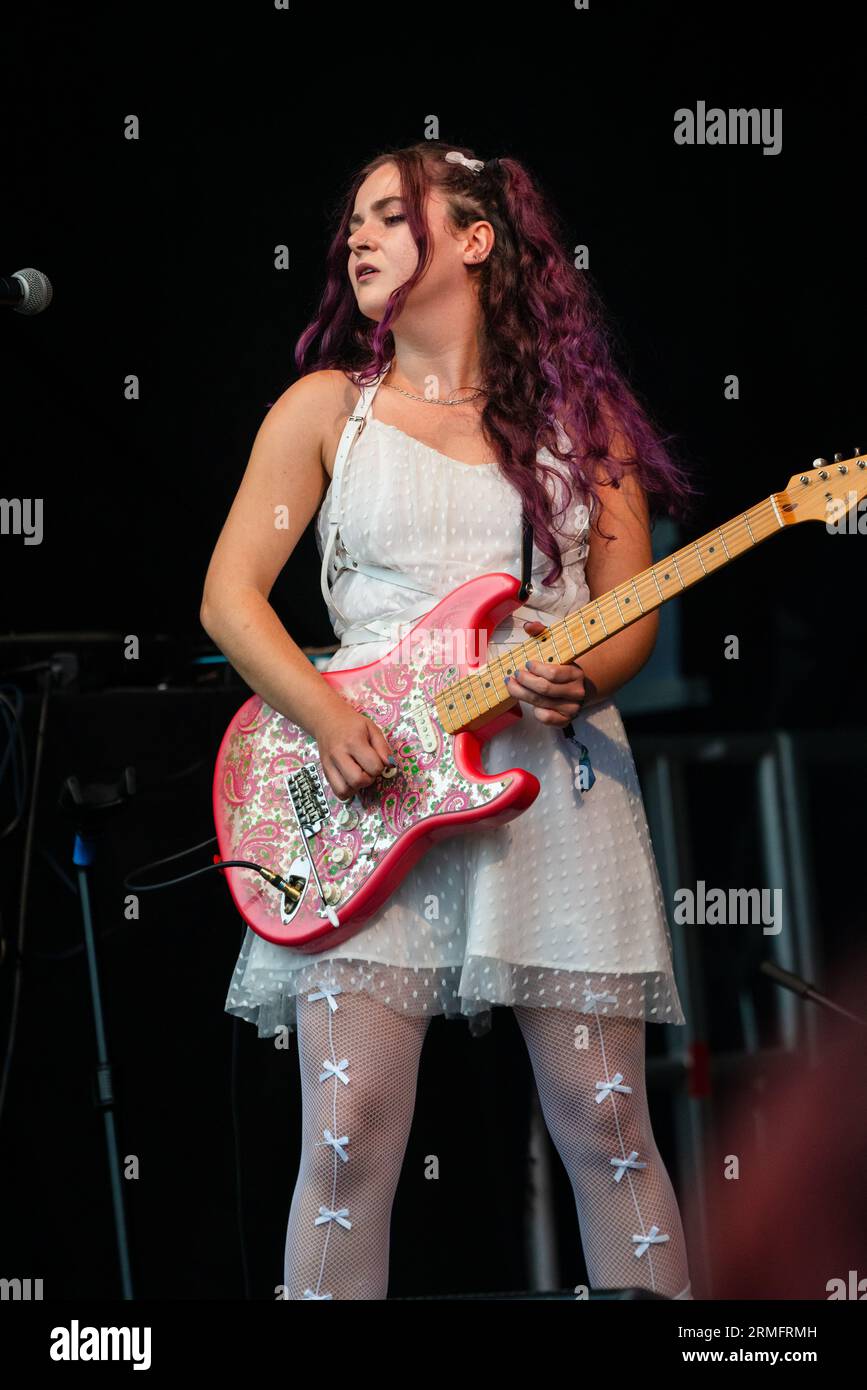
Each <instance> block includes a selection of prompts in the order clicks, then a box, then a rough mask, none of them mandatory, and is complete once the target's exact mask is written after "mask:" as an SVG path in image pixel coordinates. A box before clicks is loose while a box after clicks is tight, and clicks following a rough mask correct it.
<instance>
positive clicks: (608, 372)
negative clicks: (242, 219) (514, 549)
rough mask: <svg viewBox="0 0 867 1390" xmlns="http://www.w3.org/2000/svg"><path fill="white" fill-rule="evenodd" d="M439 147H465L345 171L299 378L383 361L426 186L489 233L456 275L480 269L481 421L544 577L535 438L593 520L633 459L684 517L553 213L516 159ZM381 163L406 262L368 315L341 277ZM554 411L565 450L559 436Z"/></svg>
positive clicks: (418, 240)
mask: <svg viewBox="0 0 867 1390" xmlns="http://www.w3.org/2000/svg"><path fill="white" fill-rule="evenodd" d="M450 149H457V150H460V151H461V153H463V154H465V155H466V156H467V157H468V158H475V155H474V154H473V151H472V150H469V149H467V148H466V147H465V146H460V145H453V144H447V143H446V142H444V141H442V140H430V141H427V140H426V141H422V142H420V143H419V144H416V145H410V146H408V147H405V148H402V149H397V150H391V151H389V152H386V153H384V154H380V155H378V156H377V157H376V158H375V159H373V160H371V161H370V162H369V163H368V164H366V165H365V166H364V168H362V169H361V170H360V171H359V172H358V174H357V175H356V176H355V178H354V180H353V182H352V186H351V187H350V189H349V192H348V194H347V198H346V202H345V206H344V208H343V212H342V214H341V215H340V225H339V226H338V228H337V231H336V233H335V235H334V237H333V239H332V242H331V245H330V247H329V249H328V254H327V280H326V285H325V291H324V293H323V295H322V299H321V301H320V304H319V311H318V313H317V315H316V317H315V318H314V319H313V321H312V322H311V323H310V324H309V325H308V327H307V328H306V329H305V330H304V332H303V333H302V334H301V336H300V338H299V339H298V342H297V344H296V346H295V363H296V366H297V368H298V371H299V373H300V375H301V376H306V375H307V374H308V373H309V372H313V371H320V370H326V369H332V370H333V369H338V370H342V371H343V372H344V373H345V374H346V375H347V376H348V377H349V378H350V379H351V380H352V381H353V382H354V383H355V384H356V385H358V386H362V385H366V384H369V383H370V382H371V381H372V380H373V379H374V378H375V377H377V376H378V375H379V374H380V373H381V372H382V371H383V369H384V368H385V367H386V366H387V365H388V363H389V362H390V361H391V359H392V357H393V356H394V338H393V335H392V333H391V331H390V328H389V325H390V324H391V323H392V322H393V320H394V319H395V318H396V317H397V316H398V315H399V314H400V312H401V310H402V308H403V305H404V302H405V300H406V298H407V296H408V295H409V293H410V292H411V290H412V288H413V286H414V285H416V284H417V283H418V281H419V280H420V279H421V278H422V276H423V275H424V272H425V270H426V268H427V265H428V264H429V262H430V258H431V254H432V242H431V238H430V236H429V234H428V229H427V226H426V223H425V217H424V208H425V204H426V197H427V192H428V189H429V188H430V187H431V186H435V187H436V188H437V189H438V190H439V192H440V194H441V196H443V197H444V198H445V199H446V201H447V206H448V208H449V214H450V218H451V221H452V223H453V225H454V226H455V228H457V229H463V228H465V227H468V226H470V225H471V224H472V223H473V222H475V221H478V220H480V219H484V220H485V221H488V222H490V223H491V225H492V227H493V228H494V232H495V236H496V240H495V244H494V247H493V249H492V251H491V254H490V255H489V256H488V257H487V258H486V259H485V260H484V261H482V262H481V264H479V265H478V266H472V265H471V266H468V273H469V274H471V275H477V276H478V277H479V304H480V308H481V311H482V319H483V331H482V333H481V334H480V353H481V378H482V381H483V382H484V384H485V385H486V386H487V387H488V388H489V394H488V396H487V400H486V403H485V407H484V410H483V412H482V414H481V423H482V430H483V433H484V436H485V438H486V440H487V442H488V444H489V445H490V446H491V449H492V451H493V452H494V454H495V455H496V457H497V458H498V459H499V460H500V466H501V471H502V473H503V475H504V476H505V477H506V478H507V479H508V480H509V482H510V483H512V484H513V486H514V487H515V488H516V489H517V491H518V492H519V493H520V495H521V498H522V500H523V503H524V507H525V510H526V514H527V516H528V517H529V518H530V520H531V521H532V524H533V534H534V538H535V540H536V543H537V544H538V546H539V548H540V549H541V550H542V551H543V553H544V554H545V555H547V556H548V558H549V559H550V560H551V561H552V562H553V568H552V569H550V570H549V571H548V573H547V574H546V575H545V578H544V580H543V582H544V583H545V584H555V583H556V582H557V580H558V579H559V577H560V575H561V574H562V571H563V566H562V563H561V560H560V547H559V545H558V542H557V539H556V537H555V535H554V534H553V531H552V529H551V523H552V521H553V520H554V518H553V515H552V500H551V498H550V497H549V493H548V491H547V489H546V487H545V485H544V480H543V477H542V473H543V471H544V472H545V473H552V472H553V471H554V470H553V469H551V467H550V466H549V465H547V464H545V463H544V462H540V461H539V460H538V459H537V457H536V456H537V453H538V451H539V449H541V448H542V447H543V446H545V447H547V448H548V450H549V451H550V452H551V453H552V454H553V455H554V456H555V457H556V458H559V459H560V460H561V461H563V462H566V463H567V464H568V475H569V478H570V480H571V493H570V496H569V497H568V499H567V505H571V503H572V502H573V501H574V499H575V497H576V496H580V497H581V498H582V499H583V500H584V501H585V503H586V504H587V505H589V506H590V508H591V514H592V515H593V518H594V520H593V524H594V525H596V526H597V529H599V528H598V517H599V511H598V506H594V503H596V504H598V503H600V501H601V498H600V495H599V489H600V486H601V487H606V486H613V487H619V485H620V479H621V478H622V476H623V474H624V472H625V471H626V469H627V468H632V469H634V470H635V474H636V477H637V479H638V481H639V482H640V484H641V486H642V487H643V489H644V492H645V494H646V496H647V499H648V504H649V507H650V510H651V513H652V514H657V515H658V514H660V513H666V514H667V515H669V516H672V517H682V516H684V515H686V513H687V510H688V501H689V499H690V498H691V497H692V496H693V495H694V493H695V489H694V488H693V486H692V484H691V482H690V480H689V477H688V475H687V472H686V469H685V468H684V466H683V464H682V463H681V462H680V461H679V460H678V459H676V458H675V456H674V455H673V453H672V452H671V451H670V450H669V449H668V448H667V447H666V445H667V443H668V441H670V440H671V439H673V438H674V436H673V435H666V436H662V435H660V434H659V433H658V432H657V430H656V428H655V427H654V425H653V423H652V421H651V419H650V416H649V413H648V411H647V410H646V408H645V407H644V406H643V405H642V404H641V403H640V401H639V398H638V396H637V394H636V393H635V392H634V390H633V389H632V388H631V387H630V386H629V385H628V384H627V381H626V379H625V377H624V376H623V374H622V373H621V372H619V371H618V369H617V367H616V366H615V364H614V354H613V348H612V342H613V333H612V330H611V327H610V325H609V324H608V322H607V320H606V315H605V311H604V309H603V306H602V302H601V299H600V297H599V295H598V293H597V291H596V290H595V288H594V287H593V285H592V283H591V281H590V279H589V276H588V274H587V272H586V271H578V270H577V269H576V268H575V266H574V265H573V263H572V261H571V260H570V258H569V255H568V253H567V250H566V242H565V237H564V235H563V233H562V230H561V224H560V220H559V217H558V215H557V213H556V212H555V210H554V208H553V206H552V205H551V204H550V202H549V200H548V199H547V197H546V196H545V194H544V193H543V192H542V190H541V189H540V188H539V186H538V185H537V184H536V183H535V182H534V180H533V179H532V178H531V176H530V174H529V173H528V172H527V170H526V169H525V168H524V166H523V165H522V164H520V163H518V161H517V160H514V159H499V160H496V161H489V162H488V163H487V164H486V165H485V167H484V169H483V170H482V171H481V172H478V173H476V172H473V171H472V170H470V169H468V168H467V167H466V166H465V165H463V164H452V163H449V162H447V161H446V160H445V159H443V155H444V153H445V152H446V151H447V150H450ZM383 164H394V165H395V166H396V167H397V170H398V174H399V177H400V190H401V196H402V198H403V200H404V211H405V212H406V215H407V223H408V226H409V228H410V231H411V233H412V236H413V239H414V241H415V244H416V247H417V248H418V263H417V265H416V269H415V271H414V272H413V274H412V275H411V276H410V277H409V279H408V280H406V281H405V282H404V283H403V284H402V285H400V286H399V287H398V288H397V289H396V290H394V291H393V292H392V294H391V295H390V296H389V300H388V304H387V306H386V310H385V313H384V315H383V318H382V320H381V321H380V322H379V323H374V322H372V321H371V320H369V319H365V318H364V317H363V315H361V313H360V310H359V308H358V305H357V301H356V298H355V295H354V294H353V291H352V287H351V285H350V283H349V277H348V275H347V270H346V262H347V245H346V243H347V238H348V237H349V235H350V229H349V218H350V216H351V214H352V211H353V208H354V206H355V197H356V194H357V192H358V189H359V188H360V186H361V184H362V183H363V182H364V180H365V179H366V178H367V177H368V175H370V174H371V173H373V171H374V170H375V169H378V168H380V166H381V165H383ZM314 344H316V347H314ZM555 421H557V422H559V424H560V426H561V427H562V428H563V429H564V430H565V431H566V434H567V435H568V440H569V441H571V448H568V447H566V446H567V443H568V441H567V440H563V439H562V437H560V439H558V434H557V430H556V426H555V423H554V422H555ZM561 443H562V445H563V446H564V447H563V448H561ZM591 499H592V501H591ZM561 514H562V513H559V512H558V516H559V515H561ZM561 534H562V533H561ZM600 534H602V535H603V536H606V537H607V533H606V532H601V531H600Z"/></svg>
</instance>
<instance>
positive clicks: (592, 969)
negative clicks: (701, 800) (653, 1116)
mask: <svg viewBox="0 0 867 1390" xmlns="http://www.w3.org/2000/svg"><path fill="white" fill-rule="evenodd" d="M377 384H378V383H377ZM377 384H374V386H373V387H372V388H368V397H371V391H372V393H373V394H374V395H375V392H376V385H377ZM362 397H364V393H362ZM370 405H372V397H371V399H370V404H368V406H367V410H366V416H365V419H364V422H363V425H364V427H363V429H361V432H360V434H359V435H358V436H357V438H356V439H355V441H354V444H353V447H352V452H351V466H349V461H348V460H347V467H346V470H345V473H344V474H343V476H342V484H341V487H342V496H341V500H342V520H341V525H340V538H341V544H342V545H343V547H345V551H346V552H347V553H348V554H349V555H351V556H353V557H355V558H356V559H358V560H359V561H362V562H366V563H368V564H372V565H373V566H382V567H385V568H387V569H391V570H397V571H398V572H400V573H401V574H402V575H403V576H404V577H407V578H409V579H411V580H413V581H415V583H416V584H417V586H418V587H419V588H421V589H423V590H426V591H427V592H428V593H429V594H432V595H434V596H435V597H430V598H428V599H427V600H423V601H422V605H421V606H422V607H425V608H431V607H433V606H434V604H435V603H436V602H437V601H438V600H439V598H441V597H442V596H443V595H445V594H447V593H448V592H450V591H451V590H452V589H454V588H456V587H457V586H458V585H459V584H463V583H465V582H466V581H467V580H469V579H471V578H474V577H475V576H477V575H480V574H485V573H490V572H492V571H507V572H509V573H512V574H518V573H519V572H520V553H521V552H520V537H521V520H522V511H521V499H520V497H519V495H518V493H517V492H516V491H515V489H514V488H513V487H512V485H511V484H510V483H508V482H507V481H506V479H505V478H504V477H503V476H502V474H501V472H500V469H499V465H498V464H496V463H493V464H467V463H461V462H459V461H458V460H455V459H451V458H448V457H446V456H445V455H443V454H441V453H440V452H439V451H438V450H436V449H434V448H431V447H430V446H428V445H426V444H423V443H421V442H420V441H419V440H417V439H414V438H412V437H411V436H409V435H407V434H405V433H404V432H403V431H402V430H399V429H397V428H395V427H394V426H391V425H388V424H385V423H384V422H382V421H380V420H377V419H376V418H375V416H374V414H373V411H372V409H371V408H370ZM538 457H539V459H540V461H544V462H545V464H547V465H548V466H549V467H550V468H552V469H554V470H556V472H555V474H552V475H549V477H553V478H554V479H555V481H554V482H553V483H552V482H550V481H548V482H546V486H547V487H548V488H549V491H550V492H552V496H553V495H554V491H555V490H557V489H558V488H560V487H561V486H562V487H564V488H565V483H564V482H561V481H560V479H561V478H562V475H563V473H564V472H565V469H566V465H565V464H564V463H563V462H562V461H561V460H558V459H557V458H555V456H554V455H553V454H551V453H550V451H549V450H547V449H542V450H540V452H539V456H538ZM333 487H334V483H333V482H332V485H331V487H329V489H328V492H327V493H326V495H325V498H324V499H323V503H322V506H321V508H320V511H319V513H318V516H317V520H316V542H317V546H318V549H319V552H320V555H321V556H323V555H324V553H325V548H326V538H327V533H328V528H329V504H330V500H331V493H332V488H333ZM564 495H565V494H562V493H561V495H560V497H559V498H558V499H557V501H558V507H559V506H560V504H561V502H562V498H563V496H564ZM554 515H555V518H558V522H557V525H558V528H562V530H561V529H558V530H557V532H556V534H557V535H558V541H560V546H561V554H562V557H563V563H564V571H563V574H562V575H561V577H560V580H559V582H558V584H557V585H555V586H553V587H545V586H543V585H542V578H543V576H544V575H545V574H546V573H547V571H548V569H549V568H550V561H549V559H548V557H547V556H546V555H544V554H542V552H541V551H539V550H538V547H536V548H535V550H536V555H535V560H534V563H533V567H532V584H533V588H532V591H531V593H530V595H529V598H528V604H527V605H526V606H525V607H524V608H522V609H521V610H520V615H519V616H518V617H517V618H516V615H512V616H511V617H510V618H509V619H507V620H506V621H505V622H503V623H501V624H500V626H499V627H497V628H496V629H495V630H494V632H493V634H492V636H491V640H490V641H489V643H488V649H487V660H492V659H494V658H495V657H497V656H498V655H500V654H501V653H502V652H504V651H506V650H508V647H509V646H511V645H515V644H516V643H519V642H522V641H524V640H526V637H527V634H526V632H525V631H524V630H523V628H522V626H521V618H523V617H527V616H530V615H529V614H528V612H527V609H528V608H531V609H532V610H533V616H535V615H536V614H538V618H539V620H540V621H542V622H545V623H549V622H551V621H553V620H555V619H558V618H563V617H565V616H566V615H567V614H568V613H570V612H572V611H574V610H575V609H576V608H579V607H580V606H581V605H582V604H584V603H586V602H587V601H588V600H589V597H590V595H589V591H588V588H587V585H586V582H585V578H584V560H585V558H586V554H587V549H588V540H587V537H588V529H589V515H588V512H587V508H586V507H585V506H582V505H578V506H572V507H571V508H570V509H569V510H568V513H567V512H565V511H564V512H563V514H562V515H560V514H559V512H558V510H556V509H555V513H554ZM564 518H565V519H564ZM333 596H334V602H332V603H330V605H329V608H330V615H331V618H332V623H333V626H334V631H335V634H336V636H337V638H338V640H340V641H341V644H342V645H341V647H340V649H339V650H338V651H337V652H336V653H335V654H334V655H333V657H332V658H331V660H330V662H329V663H328V667H327V669H329V670H334V671H336V670H343V669H346V668H348V667H352V666H361V665H364V664H366V663H367V662H370V661H373V660H376V659H377V658H378V657H380V656H383V655H385V654H386V652H388V651H390V650H391V648H392V647H393V646H394V645H395V641H394V639H393V638H392V637H385V638H382V639H380V640H376V633H373V634H371V633H370V632H366V633H365V634H364V635H365V637H371V636H372V637H373V638H374V640H362V641H357V640H351V641H349V642H344V640H343V634H344V633H349V635H350V637H352V638H353V639H354V638H356V637H357V636H358V634H359V627H360V625H361V624H365V623H367V622H368V621H370V620H374V619H386V620H387V619H389V618H390V617H391V616H393V615H394V614H395V613H397V612H405V611H406V608H407V601H408V598H410V597H412V595H410V593H409V591H408V589H407V588H406V587H400V586H398V585H396V584H394V585H393V584H390V583H388V582H386V581H385V580H383V578H381V577H379V576H377V577H372V576H371V575H368V574H364V573H361V572H358V571H356V570H354V569H352V568H351V567H350V568H344V569H342V570H341V572H340V573H339V574H338V575H337V577H336V579H335V581H334V586H333ZM415 597H416V598H417V595H416V596H415ZM521 708H522V711H523V716H522V718H521V719H520V720H518V721H516V722H515V723H513V724H512V725H511V726H510V727H509V728H507V729H504V730H503V731H501V732H500V733H498V734H497V735H496V736H495V737H494V738H492V739H491V740H490V741H489V742H488V743H487V744H486V745H484V747H483V752H482V760H483V764H484V767H485V769H486V771H487V772H489V773H493V772H496V771H497V770H498V769H499V768H508V767H512V766H520V767H523V768H526V769H527V770H528V771H530V772H532V773H534V774H535V776H536V777H538V779H539V781H540V783H541V788H542V789H541V791H540V793H539V795H538V796H537V798H536V800H535V801H534V802H533V804H532V805H531V806H530V807H529V809H528V810H526V811H524V812H523V813H522V814H521V815H520V816H518V817H517V818H516V819H515V820H513V821H511V822H509V823H508V824H507V825H505V826H498V827H494V828H493V829H490V830H484V829H483V830H481V831H479V830H473V831H470V832H468V833H466V834H463V835H456V836H453V837H451V838H449V839H447V840H444V841H440V842H439V843H437V844H436V845H434V846H432V847H431V848H429V849H428V850H427V852H426V854H424V855H423V856H422V858H421V859H420V860H419V861H418V863H417V864H416V865H415V866H414V867H413V868H412V869H411V870H410V871H409V873H408V874H407V876H406V877H405V878H404V880H403V882H402V883H401V884H400V885H399V886H398V888H397V889H396V890H395V891H394V892H393V893H392V895H391V897H390V898H389V899H388V900H387V902H386V903H385V904H384V906H383V907H382V908H380V910H379V911H378V912H377V913H376V914H375V915H374V917H373V918H372V919H371V920H370V921H369V922H367V923H366V924H365V926H364V927H362V928H361V930H359V931H358V932H357V933H356V934H355V935H354V936H352V937H351V938H350V939H349V940H348V941H345V942H343V943H342V945H341V946H339V947H337V948H336V949H334V950H332V951H327V952H323V953H322V954H317V955H315V956H311V955H310V954H309V953H307V952H301V951H297V950H294V949H292V948H290V947H284V946H277V945H274V944H273V943H271V942H268V941H265V940H264V939H263V938H262V937H260V936H258V935H257V934H256V933H254V932H253V931H251V930H250V929H249V928H248V929H247V932H246V935H245V938H244V941H243V944H242V947H241V951H240V955H239V957H238V961H237V964H236V967H235V970H234V974H233V977H232V980H231V984H230V987H229V992H228V996H227V1000H226V1011H227V1012H228V1013H230V1014H234V1015H236V1016H238V1017H239V1018H242V1019H245V1020H247V1021H249V1022H251V1023H255V1024H256V1025H257V1028H258V1032H259V1035H260V1036H261V1037H273V1036H274V1034H275V1033H276V1032H278V1031H279V1030H280V1029H281V1028H282V1027H284V1026H285V1027H288V1028H289V1029H290V1030H294V1029H295V1028H296V996H297V995H299V994H308V993H310V992H311V991H314V990H321V989H322V988H323V987H328V986H329V985H332V984H336V985H338V986H339V988H340V989H341V990H343V991H355V990H365V991H367V992H368V993H370V994H371V995H374V996H375V997H376V998H377V999H379V1000H380V1001H381V1002H383V1003H384V1004H386V1005H387V1006H388V1007H389V1008H391V1009H393V1010H395V1011H396V1012H398V1013H402V1014H424V1015H434V1014H444V1015H445V1016H446V1017H449V1018H454V1017H461V1016H463V1017H466V1018H467V1019H468V1020H469V1021H470V1031H471V1033H472V1034H473V1035H474V1036H478V1035H481V1034H484V1033H486V1032H487V1031H488V1029H489V1028H490V1026H491V1010H492V1008H493V1006H494V1005H497V1004H508V1005H512V1004H521V1005H525V1006H527V1005H529V1006H536V1007H538V1008H543V1009H567V1010H574V1011H576V1012H581V1013H585V1012H598V1013H602V1014H612V1015H623V1016H626V1017H633V1018H644V1019H646V1020H647V1021H648V1022H652V1023H672V1024H684V1023H685V1022H686V1020H685V1018H684V1014H683V1010H682V1007H681V1002H680V998H679V996H678V991H677V985H676V982H675V978H674V973H673V965H672V952H671V937H670V933H669V929H668V923H667V921H666V916H665V910H664V906H663V899H662V891H661V887H660V882H659V876H658V872H657V868H656V863H655V860H654V857H653V851H652V848H651V844H650V837H649V833H648V827H647V820H646V816H645V812H644V805H643V802H642V798H641V792H640V789H639V785H638V779H637V776H636V771H635V764H634V762H633V758H632V754H631V751H630V748H629V743H628V740H627V737H626V733H625V730H624V727H623V722H622V720H621V717H620V713H619V711H618V709H617V707H616V705H615V704H614V703H613V701H611V700H606V701H604V702H602V703H599V704H597V705H594V706H591V707H590V708H589V709H587V710H586V711H582V712H581V714H580V715H579V716H578V717H577V718H576V719H575V720H574V721H573V723H574V731H575V736H576V738H577V739H578V740H579V741H580V742H581V743H583V744H584V745H585V746H586V748H587V750H588V751H589V756H590V762H591V764H592V770H593V773H594V774H595V781H594V782H593V784H592V786H590V787H589V789H588V788H587V787H586V779H583V778H582V777H581V776H580V775H579V772H580V769H579V764H578V761H577V758H578V753H577V751H576V745H575V744H574V743H572V742H570V741H569V740H568V739H566V738H565V737H564V736H563V731H562V729H560V728H556V727H552V726H551V725H545V724H542V723H540V722H539V720H537V719H536V717H535V715H534V713H533V711H532V708H531V707H530V706H529V705H522V706H521Z"/></svg>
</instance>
